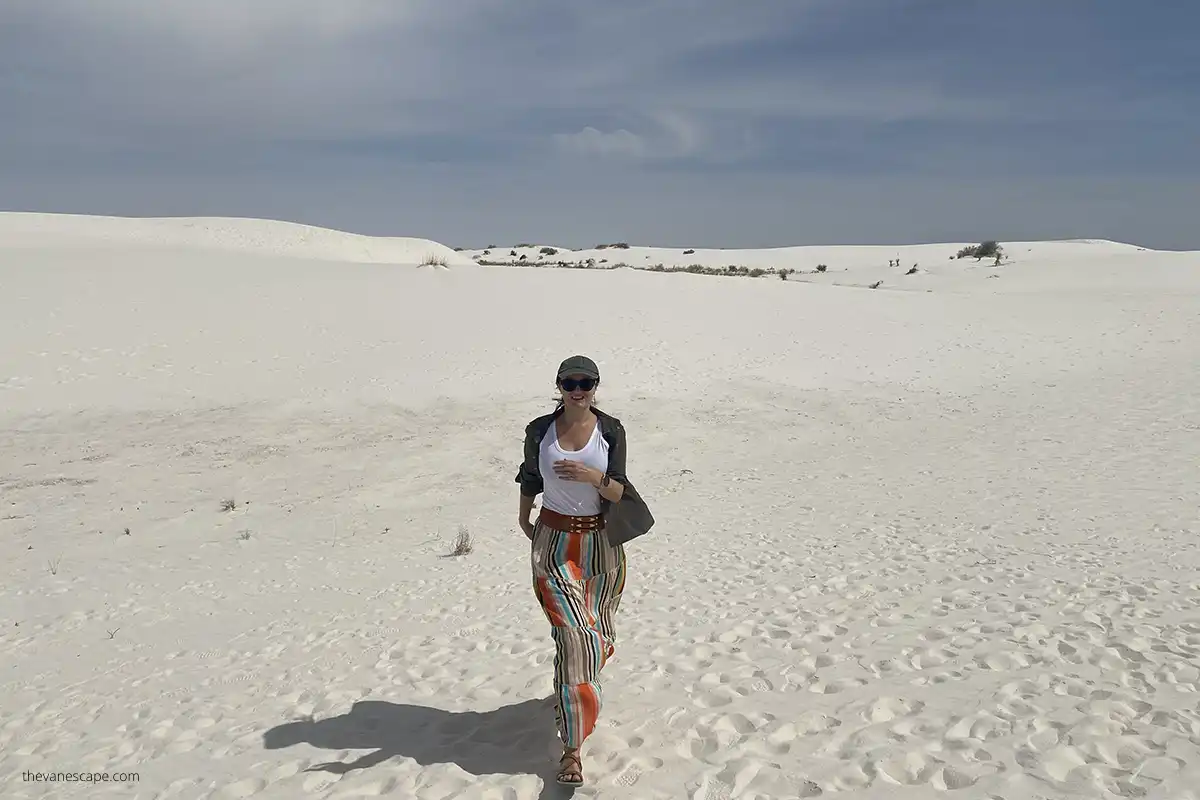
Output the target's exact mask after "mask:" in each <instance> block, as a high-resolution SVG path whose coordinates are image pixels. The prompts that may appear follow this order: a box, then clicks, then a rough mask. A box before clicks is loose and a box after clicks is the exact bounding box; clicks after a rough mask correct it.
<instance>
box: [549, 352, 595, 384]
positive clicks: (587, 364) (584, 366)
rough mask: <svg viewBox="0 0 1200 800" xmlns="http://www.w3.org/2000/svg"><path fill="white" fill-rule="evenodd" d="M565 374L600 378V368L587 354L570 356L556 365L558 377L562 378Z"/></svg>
mask: <svg viewBox="0 0 1200 800" xmlns="http://www.w3.org/2000/svg"><path fill="white" fill-rule="evenodd" d="M567 375H583V376H584V377H587V378H595V379H596V380H600V368H599V367H597V366H596V362H595V361H592V360H591V359H590V358H588V357H587V356H571V357H570V358H568V359H566V360H565V361H563V362H562V363H561V364H559V365H558V379H559V380H562V379H563V378H564V377H565V376H567Z"/></svg>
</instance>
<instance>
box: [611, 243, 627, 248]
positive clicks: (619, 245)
mask: <svg viewBox="0 0 1200 800" xmlns="http://www.w3.org/2000/svg"><path fill="white" fill-rule="evenodd" d="M613 248H615V249H617V250H628V249H629V244H628V243H626V242H617V243H616V244H614V245H613Z"/></svg>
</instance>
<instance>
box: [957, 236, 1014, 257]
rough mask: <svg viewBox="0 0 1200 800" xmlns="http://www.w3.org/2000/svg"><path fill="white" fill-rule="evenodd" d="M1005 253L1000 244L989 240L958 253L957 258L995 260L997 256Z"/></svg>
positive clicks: (969, 246)
mask: <svg viewBox="0 0 1200 800" xmlns="http://www.w3.org/2000/svg"><path fill="white" fill-rule="evenodd" d="M1003 251H1004V248H1002V247H1001V246H1000V243H999V242H996V241H993V240H991V239H989V240H987V241H986V242H981V243H980V244H973V245H968V246H966V247H964V248H963V249H962V250H959V251H958V255H957V256H956V258H974V259H975V260H976V261H979V260H981V259H984V258H995V257H996V255H997V254H999V253H1002V252H1003Z"/></svg>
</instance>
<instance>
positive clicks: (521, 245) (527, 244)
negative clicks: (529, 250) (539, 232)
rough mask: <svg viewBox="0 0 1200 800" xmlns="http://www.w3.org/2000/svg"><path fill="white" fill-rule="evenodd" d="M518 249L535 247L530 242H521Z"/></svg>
mask: <svg viewBox="0 0 1200 800" xmlns="http://www.w3.org/2000/svg"><path fill="white" fill-rule="evenodd" d="M517 247H533V245H531V244H530V243H529V242H521V243H520V244H519V245H517Z"/></svg>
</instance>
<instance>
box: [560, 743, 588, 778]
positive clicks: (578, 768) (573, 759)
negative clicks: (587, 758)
mask: <svg viewBox="0 0 1200 800" xmlns="http://www.w3.org/2000/svg"><path fill="white" fill-rule="evenodd" d="M571 764H574V765H575V767H574V769H572V768H571V766H570V765H571ZM558 782H559V783H560V784H562V785H563V786H582V785H583V762H582V761H580V760H579V750H578V748H576V749H575V750H570V749H566V748H564V749H563V754H562V758H561V759H559V762H558Z"/></svg>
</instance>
